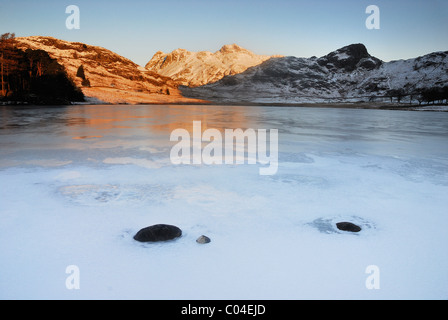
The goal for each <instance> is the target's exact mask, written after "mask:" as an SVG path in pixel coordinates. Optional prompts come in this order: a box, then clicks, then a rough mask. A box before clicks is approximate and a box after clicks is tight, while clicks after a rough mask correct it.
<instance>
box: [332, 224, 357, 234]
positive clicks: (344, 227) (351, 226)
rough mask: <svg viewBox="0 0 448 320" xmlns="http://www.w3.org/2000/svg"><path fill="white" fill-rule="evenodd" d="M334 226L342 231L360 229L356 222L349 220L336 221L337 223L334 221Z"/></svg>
mask: <svg viewBox="0 0 448 320" xmlns="http://www.w3.org/2000/svg"><path fill="white" fill-rule="evenodd" d="M336 227H338V229H339V230H342V231H349V232H359V231H361V227H360V226H357V225H356V224H354V223H351V222H338V223H336Z"/></svg>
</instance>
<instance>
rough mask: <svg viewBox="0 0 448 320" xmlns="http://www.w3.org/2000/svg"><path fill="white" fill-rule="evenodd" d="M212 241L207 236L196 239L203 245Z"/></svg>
mask: <svg viewBox="0 0 448 320" xmlns="http://www.w3.org/2000/svg"><path fill="white" fill-rule="evenodd" d="M210 241H211V240H210V238H209V237H207V236H204V235H202V236H200V237H199V238H197V239H196V242H197V243H201V244H203V243H209V242H210Z"/></svg>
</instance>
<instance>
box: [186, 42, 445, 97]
mask: <svg viewBox="0 0 448 320" xmlns="http://www.w3.org/2000/svg"><path fill="white" fill-rule="evenodd" d="M447 83H448V51H447V52H435V53H431V54H428V55H425V56H422V57H418V58H414V59H409V60H399V61H391V62H383V61H381V60H379V59H377V58H375V57H373V56H371V55H370V54H369V53H368V52H367V49H366V47H365V46H364V45H363V44H352V45H349V46H346V47H343V48H341V49H338V50H336V51H334V52H331V53H329V54H328V55H326V56H323V57H321V58H316V57H311V58H297V57H282V58H273V59H270V60H268V61H265V62H264V63H262V64H260V65H258V66H255V67H252V68H249V69H248V70H246V71H245V72H243V73H241V74H237V75H234V76H227V77H225V78H223V79H222V80H220V81H218V82H216V83H213V84H208V85H205V86H201V87H197V88H186V87H182V88H181V90H182V92H183V93H184V95H186V96H189V97H201V98H203V99H207V100H211V101H214V102H217V103H314V102H358V101H382V100H384V101H390V99H391V97H392V98H394V97H395V98H396V97H400V99H403V100H402V101H404V100H405V99H408V101H410V100H415V99H417V93H418V92H420V91H421V90H422V89H429V88H442V87H445V86H446V84H447ZM414 102H415V101H414Z"/></svg>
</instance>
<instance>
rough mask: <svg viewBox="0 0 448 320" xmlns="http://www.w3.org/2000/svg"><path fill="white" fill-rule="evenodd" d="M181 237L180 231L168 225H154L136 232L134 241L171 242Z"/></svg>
mask: <svg viewBox="0 0 448 320" xmlns="http://www.w3.org/2000/svg"><path fill="white" fill-rule="evenodd" d="M181 235H182V230H181V229H179V228H178V227H176V226H172V225H168V224H156V225H153V226H150V227H146V228H143V229H141V230H140V231H139V232H137V233H136V234H135V236H134V240H137V241H140V242H156V241H167V240H172V239H175V238H177V237H180V236H181Z"/></svg>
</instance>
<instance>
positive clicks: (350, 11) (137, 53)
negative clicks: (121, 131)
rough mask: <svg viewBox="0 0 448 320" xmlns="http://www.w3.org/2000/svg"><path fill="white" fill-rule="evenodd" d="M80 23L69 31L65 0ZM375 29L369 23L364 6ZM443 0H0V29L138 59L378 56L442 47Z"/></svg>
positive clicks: (446, 31) (446, 9) (447, 8)
mask: <svg viewBox="0 0 448 320" xmlns="http://www.w3.org/2000/svg"><path fill="white" fill-rule="evenodd" d="M71 4H73V5H77V6H78V7H79V9H80V12H81V28H80V29H79V30H68V29H67V28H66V27H65V20H66V18H67V17H68V14H66V13H65V8H66V7H67V6H68V5H71ZM371 4H374V5H377V6H378V7H379V9H380V22H381V29H380V30H368V29H367V28H366V27H365V20H366V18H367V17H368V14H366V13H365V10H366V8H367V6H368V5H371ZM447 17H448V1H447V0H427V1H425V0H368V1H366V0H322V1H319V0H315V1H311V0H308V1H304V0H275V1H268V0H159V1H152V0H127V1H118V0H90V1H86V0H69V1H64V0H37V1H36V0H7V1H6V0H0V33H5V32H15V33H16V36H30V35H44V36H53V37H56V38H59V39H63V40H68V41H78V42H84V43H87V44H92V45H98V46H102V47H105V48H107V49H110V50H112V51H114V52H117V53H118V54H121V55H123V56H125V57H127V58H129V59H131V60H133V61H135V62H136V63H138V64H140V65H145V64H146V62H147V61H149V59H150V58H151V57H152V55H153V54H154V53H155V52H156V51H159V50H161V51H164V52H169V51H172V50H174V49H177V48H184V49H187V50H191V51H202V50H207V51H216V50H219V48H220V47H221V46H222V45H224V44H230V43H237V44H239V45H240V46H243V47H245V48H247V49H249V50H252V51H254V52H255V53H258V54H282V55H292V56H297V57H310V56H313V55H315V56H322V55H325V54H327V53H329V52H331V51H333V50H336V49H338V48H340V47H343V46H345V45H348V44H351V43H364V44H365V45H366V46H367V49H368V50H369V52H370V53H371V54H372V55H374V56H376V57H378V58H380V59H382V60H385V61H389V60H395V59H406V58H412V57H417V56H419V55H423V54H427V53H430V52H434V51H446V50H448V19H447Z"/></svg>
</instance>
